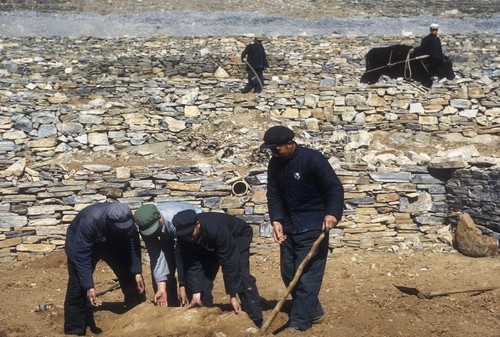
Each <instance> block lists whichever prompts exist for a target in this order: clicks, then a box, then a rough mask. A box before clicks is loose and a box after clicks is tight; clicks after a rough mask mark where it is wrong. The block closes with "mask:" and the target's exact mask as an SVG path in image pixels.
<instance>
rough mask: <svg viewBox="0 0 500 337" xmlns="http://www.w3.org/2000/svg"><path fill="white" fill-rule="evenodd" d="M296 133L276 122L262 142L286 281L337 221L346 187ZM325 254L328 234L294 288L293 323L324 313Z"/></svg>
mask: <svg viewBox="0 0 500 337" xmlns="http://www.w3.org/2000/svg"><path fill="white" fill-rule="evenodd" d="M293 138H294V133H293V131H292V130H290V129H288V128H286V127H284V126H274V127H272V128H270V129H269V130H267V131H266V133H265V134H264V144H262V145H261V148H268V149H270V150H271V152H272V154H273V157H272V158H271V160H270V162H269V166H268V169H267V202H268V208H269V217H270V219H271V222H272V225H273V237H274V240H275V241H276V242H277V243H279V244H280V253H281V257H280V260H281V261H280V262H281V277H282V279H283V281H284V283H285V285H286V286H287V287H288V285H289V284H290V282H291V281H292V280H293V277H294V276H295V272H296V271H297V268H298V266H299V265H300V263H301V262H302V260H304V258H305V257H306V256H307V254H308V253H309V251H310V250H311V247H312V245H313V244H314V242H315V241H316V239H318V237H319V236H320V235H321V233H322V232H325V231H326V232H328V231H329V230H330V229H332V228H335V226H337V224H338V222H339V221H340V219H341V217H342V213H343V208H344V189H343V187H342V184H341V183H340V180H339V179H338V177H337V175H336V174H335V172H334V171H333V169H332V167H331V165H330V163H329V162H328V160H327V159H326V158H325V157H324V156H323V155H322V154H321V153H319V152H318V151H315V150H311V149H308V148H305V147H302V146H300V145H298V144H297V143H295V142H294V141H293ZM327 255H328V235H327V236H326V237H325V239H323V241H321V243H320V245H319V247H318V250H317V251H316V252H315V254H314V255H313V256H312V258H311V260H310V261H309V264H308V265H307V266H306V268H304V271H303V273H302V275H301V277H300V279H299V281H298V282H297V285H296V286H295V288H294V289H293V291H292V298H293V301H292V308H291V311H290V315H289V321H288V326H289V329H293V330H307V329H308V328H310V327H311V325H312V324H313V323H318V322H320V321H321V320H322V319H323V316H324V311H323V308H322V307H321V303H320V301H319V299H318V295H319V291H320V289H321V282H322V280H323V274H324V271H325V266H326V258H327Z"/></svg>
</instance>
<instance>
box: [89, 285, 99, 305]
mask: <svg viewBox="0 0 500 337" xmlns="http://www.w3.org/2000/svg"><path fill="white" fill-rule="evenodd" d="M87 297H88V299H89V301H90V304H92V305H93V306H94V307H98V306H100V305H101V304H102V301H101V299H100V298H99V297H97V293H96V291H95V288H90V289H89V290H87Z"/></svg>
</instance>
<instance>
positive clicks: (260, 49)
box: [241, 35, 269, 94]
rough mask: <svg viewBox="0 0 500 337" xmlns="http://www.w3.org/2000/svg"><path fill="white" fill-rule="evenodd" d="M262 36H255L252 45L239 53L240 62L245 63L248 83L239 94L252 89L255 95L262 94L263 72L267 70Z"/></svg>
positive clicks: (267, 65)
mask: <svg viewBox="0 0 500 337" xmlns="http://www.w3.org/2000/svg"><path fill="white" fill-rule="evenodd" d="M263 39H264V37H263V35H256V36H255V37H254V40H253V43H250V44H248V45H247V46H246V48H245V50H243V52H242V53H241V62H245V64H246V68H245V69H246V71H247V79H248V82H247V84H246V85H245V87H244V88H243V89H241V92H242V93H243V94H246V93H248V92H250V91H251V90H252V89H253V90H254V92H255V93H259V92H262V86H263V85H264V70H265V69H266V68H269V63H268V62H267V56H266V52H265V50H264V46H263V45H262V40H263Z"/></svg>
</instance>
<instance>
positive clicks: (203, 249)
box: [172, 210, 262, 327]
mask: <svg viewBox="0 0 500 337" xmlns="http://www.w3.org/2000/svg"><path fill="white" fill-rule="evenodd" d="M172 223H173V225H174V226H175V229H176V233H177V237H179V238H181V240H178V246H177V249H178V250H179V252H180V254H181V258H182V262H183V266H184V272H185V278H186V284H187V286H188V288H190V289H192V290H193V293H194V294H193V299H192V300H191V303H190V305H189V307H190V308H191V307H194V306H201V305H205V306H211V305H212V304H213V303H212V294H211V292H212V289H213V281H214V279H215V276H216V275H217V271H218V270H219V266H220V267H222V274H223V279H224V286H225V289H226V293H227V294H229V297H230V303H231V306H232V307H233V310H234V312H235V313H239V312H240V311H241V306H240V303H239V301H238V298H237V297H236V294H238V296H239V298H240V300H241V304H242V305H243V310H245V312H246V313H247V314H248V316H249V317H250V319H251V320H252V321H253V322H254V323H255V324H256V325H257V326H258V327H260V326H261V325H262V307H261V303H260V295H259V291H258V289H257V285H256V283H255V277H253V276H252V274H250V262H249V258H250V243H251V242H252V236H253V230H252V227H251V226H250V225H248V224H247V223H246V222H245V221H243V220H241V219H239V218H237V217H235V216H232V215H229V214H224V213H215V212H207V213H200V214H196V213H195V211H193V210H185V211H182V212H179V213H177V214H176V215H175V216H174V218H173V219H172ZM196 294H198V296H195V295H196Z"/></svg>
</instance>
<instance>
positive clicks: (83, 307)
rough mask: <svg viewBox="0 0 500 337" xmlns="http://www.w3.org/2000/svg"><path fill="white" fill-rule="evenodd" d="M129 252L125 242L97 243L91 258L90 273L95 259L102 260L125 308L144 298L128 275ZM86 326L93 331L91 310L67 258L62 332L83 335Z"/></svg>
mask: <svg viewBox="0 0 500 337" xmlns="http://www.w3.org/2000/svg"><path fill="white" fill-rule="evenodd" d="M129 251H130V248H128V242H127V241H126V240H125V241H124V240H115V241H108V242H106V243H103V244H97V245H96V247H95V249H94V252H93V256H92V267H93V268H92V269H93V270H94V269H95V266H96V264H97V262H98V261H99V260H104V261H105V262H106V263H107V264H108V265H109V266H110V268H111V269H112V270H113V272H114V273H115V275H116V277H117V278H118V282H119V283H120V288H121V290H122V292H123V295H124V297H125V306H126V308H127V309H130V308H132V307H133V306H134V305H136V304H138V303H140V302H143V301H144V300H145V299H146V294H145V293H142V294H139V293H138V290H137V285H136V282H135V275H132V274H131V273H130V264H131V260H130V258H129V256H130V252H129ZM87 327H90V328H91V329H92V331H94V329H95V328H96V327H95V322H94V317H93V307H92V306H91V304H90V301H89V300H88V298H87V289H85V288H82V286H81V285H80V281H79V279H78V275H77V273H76V267H75V265H74V263H73V262H71V261H70V259H69V258H68V286H67V289H66V298H65V300H64V333H65V334H75V335H85V331H86V328H87Z"/></svg>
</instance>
